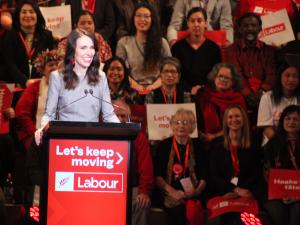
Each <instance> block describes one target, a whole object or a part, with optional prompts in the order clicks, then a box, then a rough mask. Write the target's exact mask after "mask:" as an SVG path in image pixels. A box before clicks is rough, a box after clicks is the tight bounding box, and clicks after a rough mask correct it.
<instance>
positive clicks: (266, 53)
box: [224, 13, 275, 112]
mask: <svg viewBox="0 0 300 225" xmlns="http://www.w3.org/2000/svg"><path fill="white" fill-rule="evenodd" d="M261 30H262V21H261V19H260V17H259V16H258V15H256V14H254V13H245V14H243V15H242V16H241V18H240V19H239V20H238V31H239V35H240V39H239V40H237V41H236V42H235V43H234V44H232V45H231V46H229V47H228V48H227V49H225V54H224V61H225V62H228V63H232V64H234V65H235V66H236V67H237V70H238V73H239V74H240V78H241V84H242V94H243V95H244V97H245V98H246V101H247V103H248V106H249V108H250V109H253V110H254V112H256V111H257V107H258V104H259V101H260V97H261V95H262V93H263V92H264V91H268V90H270V89H271V87H272V86H273V83H274V76H275V75H274V74H275V61H274V58H275V57H274V56H275V49H274V48H273V47H272V46H269V45H267V44H265V43H263V42H261V41H259V40H258V34H259V32H260V31H261Z"/></svg>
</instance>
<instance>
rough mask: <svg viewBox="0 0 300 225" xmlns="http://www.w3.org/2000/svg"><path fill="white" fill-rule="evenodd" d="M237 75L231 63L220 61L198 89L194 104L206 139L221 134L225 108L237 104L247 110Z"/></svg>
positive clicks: (208, 139) (199, 124) (210, 139)
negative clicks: (206, 80)
mask: <svg viewBox="0 0 300 225" xmlns="http://www.w3.org/2000/svg"><path fill="white" fill-rule="evenodd" d="M240 88H241V85H240V79H239V75H238V74H237V71H236V69H235V67H234V66H233V65H232V64H228V63H220V64H217V65H216V66H214V68H213V69H212V71H211V72H210V74H209V75H208V83H207V86H206V87H205V88H202V89H200V90H199V91H198V93H197V95H196V105H197V108H198V116H197V118H198V127H199V128H200V130H201V131H202V132H203V133H204V135H203V138H205V139H206V140H207V141H212V140H213V139H215V138H217V137H219V136H222V120H223V115H224V112H225V110H226V108H227V107H228V106H229V105H232V104H239V105H240V106H241V107H242V108H243V109H244V110H245V111H247V107H246V102H245V100H244V97H243V96H242V94H241V93H240V92H239V90H240Z"/></svg>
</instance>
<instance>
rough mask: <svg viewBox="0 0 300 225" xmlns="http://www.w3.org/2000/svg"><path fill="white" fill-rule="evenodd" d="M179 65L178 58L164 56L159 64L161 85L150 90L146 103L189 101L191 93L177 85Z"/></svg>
mask: <svg viewBox="0 0 300 225" xmlns="http://www.w3.org/2000/svg"><path fill="white" fill-rule="evenodd" d="M180 69H181V65H180V62H179V60H178V59H176V58H174V57H166V58H164V59H163V60H162V62H161V64H160V79H161V85H162V86H161V87H160V88H157V89H155V90H153V91H151V92H150V93H149V94H148V95H147V96H146V99H145V103H146V104H149V103H150V104H176V103H189V102H191V95H190V93H189V92H185V91H184V90H182V88H181V87H180V86H179V85H178V83H179V80H180Z"/></svg>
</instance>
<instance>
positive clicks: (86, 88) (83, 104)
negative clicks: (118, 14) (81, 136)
mask: <svg viewBox="0 0 300 225" xmlns="http://www.w3.org/2000/svg"><path fill="white" fill-rule="evenodd" d="M97 54H98V44H97V40H96V37H95V35H94V34H92V33H89V32H87V31H85V30H79V29H76V30H73V31H72V32H71V33H70V35H69V36H68V42H67V48H66V55H65V58H64V65H63V66H62V68H60V69H59V70H57V71H54V72H52V74H51V76H50V78H49V90H48V97H47V103H46V109H45V113H44V114H43V116H42V119H41V128H39V129H38V130H37V131H36V132H35V140H36V144H37V145H39V144H40V142H41V140H42V135H43V131H44V129H46V128H47V124H48V122H49V121H50V120H55V119H57V118H58V119H59V120H61V121H89V122H98V121H99V117H100V112H102V117H103V121H104V122H119V119H118V118H117V117H116V115H115V113H114V112H113V107H112V105H111V103H110V94H109V88H108V84H107V80H106V77H105V74H104V73H103V72H101V71H100V70H99V66H100V62H99V59H98V56H97ZM56 116H58V117H56Z"/></svg>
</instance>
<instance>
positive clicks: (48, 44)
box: [3, 0, 55, 87]
mask: <svg viewBox="0 0 300 225" xmlns="http://www.w3.org/2000/svg"><path fill="white" fill-rule="evenodd" d="M54 45H55V43H54V40H53V37H52V33H51V32H50V31H48V30H45V20H44V18H43V16H42V13H41V11H40V9H39V7H38V5H37V3H36V2H35V1H32V0H24V1H20V3H19V4H18V5H17V6H16V8H15V11H14V14H13V29H12V30H11V31H9V32H8V33H7V35H6V37H5V40H4V45H3V46H4V49H3V51H4V52H5V57H4V60H5V63H6V65H7V71H8V74H9V76H10V77H9V81H10V82H13V83H19V84H20V85H21V86H23V87H25V85H26V82H27V80H28V79H31V78H40V77H41V76H42V74H40V73H38V72H37V71H36V69H35V68H34V67H33V62H34V60H35V58H36V57H37V55H38V54H39V53H41V52H42V51H45V50H46V49H49V50H50V49H52V48H53V47H54Z"/></svg>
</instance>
